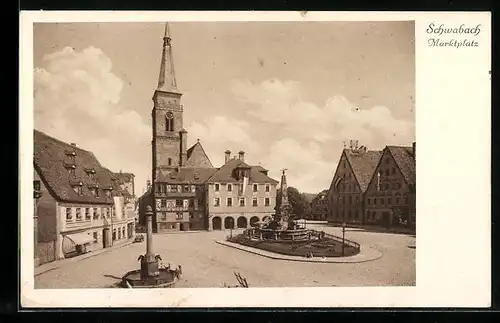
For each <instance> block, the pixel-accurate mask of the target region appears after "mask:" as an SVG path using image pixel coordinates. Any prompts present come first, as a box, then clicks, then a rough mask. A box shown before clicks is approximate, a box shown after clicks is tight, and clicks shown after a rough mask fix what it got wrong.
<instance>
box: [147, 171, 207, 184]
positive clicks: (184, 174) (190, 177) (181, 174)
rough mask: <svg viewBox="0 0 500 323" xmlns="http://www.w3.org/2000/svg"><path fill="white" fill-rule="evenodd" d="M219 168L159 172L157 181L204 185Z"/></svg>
mask: <svg viewBox="0 0 500 323" xmlns="http://www.w3.org/2000/svg"><path fill="white" fill-rule="evenodd" d="M215 172H217V168H179V170H174V171H171V172H164V171H162V170H160V171H159V174H158V176H157V179H156V181H157V182H162V183H169V184H203V183H205V182H206V181H207V180H208V179H209V178H210V176H212V175H213V174H215Z"/></svg>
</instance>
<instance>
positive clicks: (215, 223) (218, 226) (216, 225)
mask: <svg viewBox="0 0 500 323" xmlns="http://www.w3.org/2000/svg"><path fill="white" fill-rule="evenodd" d="M212 228H213V229H214V230H222V220H221V218H220V217H218V216H216V217H215V218H213V219H212Z"/></svg>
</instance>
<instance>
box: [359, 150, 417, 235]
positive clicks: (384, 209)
mask: <svg viewBox="0 0 500 323" xmlns="http://www.w3.org/2000/svg"><path fill="white" fill-rule="evenodd" d="M415 154H416V145H415V143H413V146H412V147H399V146H387V147H386V148H385V149H384V150H383V152H382V156H381V158H380V160H379V163H378V165H377V167H376V169H375V171H374V174H373V176H372V179H371V181H370V183H369V185H368V188H367V191H366V198H365V203H364V204H365V218H366V222H367V223H368V224H375V225H380V226H384V227H408V228H415V221H416V218H415V217H416V205H415V197H416V185H415V179H416V175H415V174H416V173H415Z"/></svg>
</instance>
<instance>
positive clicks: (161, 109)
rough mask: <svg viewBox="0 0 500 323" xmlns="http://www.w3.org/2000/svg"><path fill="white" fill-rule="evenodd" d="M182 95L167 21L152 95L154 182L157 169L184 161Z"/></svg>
mask: <svg viewBox="0 0 500 323" xmlns="http://www.w3.org/2000/svg"><path fill="white" fill-rule="evenodd" d="M181 96H182V93H181V92H180V91H179V90H178V89H177V81H176V79H175V70H174V60H173V55H172V39H171V38H170V31H169V25H168V23H166V24H165V35H164V36H163V52H162V57H161V65H160V75H159V77H158V86H157V88H156V90H155V93H154V95H153V103H154V106H153V110H152V122H153V124H152V129H153V136H152V141H151V146H152V151H153V156H152V157H153V158H152V162H153V165H152V166H153V167H152V171H153V174H152V180H153V183H155V180H156V178H157V177H158V174H159V172H160V171H162V172H165V173H168V172H170V171H172V170H174V169H176V168H177V167H182V166H184V165H185V164H186V159H187V147H186V144H187V131H186V130H184V128H183V107H182V105H181ZM153 185H154V184H153Z"/></svg>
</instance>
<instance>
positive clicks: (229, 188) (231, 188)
mask: <svg viewBox="0 0 500 323" xmlns="http://www.w3.org/2000/svg"><path fill="white" fill-rule="evenodd" d="M227 191H228V192H232V191H233V184H227Z"/></svg>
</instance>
